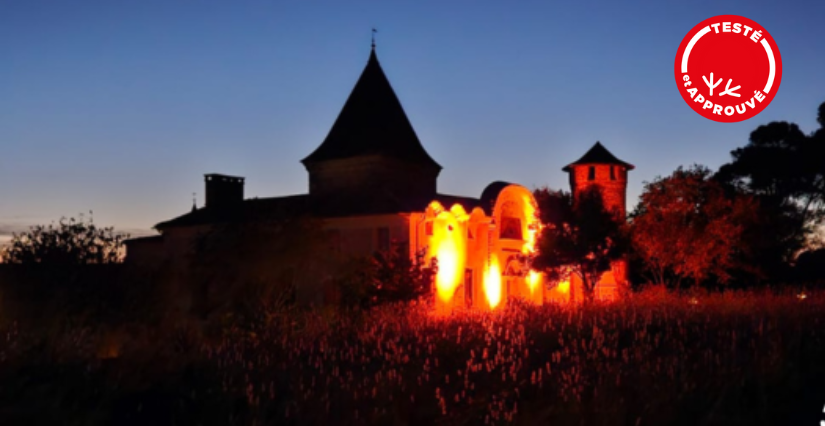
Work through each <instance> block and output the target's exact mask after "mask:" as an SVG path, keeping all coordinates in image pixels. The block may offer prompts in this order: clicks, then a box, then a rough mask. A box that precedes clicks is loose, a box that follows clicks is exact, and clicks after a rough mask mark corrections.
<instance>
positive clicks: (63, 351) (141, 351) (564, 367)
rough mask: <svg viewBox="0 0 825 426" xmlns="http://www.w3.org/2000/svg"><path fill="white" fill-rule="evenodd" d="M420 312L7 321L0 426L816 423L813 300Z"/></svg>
mask: <svg viewBox="0 0 825 426" xmlns="http://www.w3.org/2000/svg"><path fill="white" fill-rule="evenodd" d="M513 305H515V306H510V307H509V308H508V309H506V310H501V311H500V312H495V313H468V314H461V315H456V316H453V317H449V318H444V317H434V316H432V315H430V314H428V313H427V310H426V308H425V307H424V306H416V305H404V306H384V307H380V308H377V309H375V310H373V311H370V312H350V313H336V312H329V311H324V312H317V311H316V312H277V313H269V314H268V315H262V316H261V317H260V318H258V319H257V320H255V321H245V322H243V323H241V322H238V321H227V322H226V324H225V325H224V326H222V327H219V328H218V330H219V331H215V327H214V326H213V327H209V328H208V329H207V327H204V326H202V325H191V324H190V325H188V326H183V325H181V324H178V325H177V326H165V327H155V328H153V327H144V326H133V327H121V328H119V329H117V330H108V331H107V330H106V329H105V327H102V326H101V327H88V326H80V325H72V324H64V326H62V327H59V328H58V329H57V330H56V331H53V332H50V333H49V334H48V335H47V336H44V335H42V334H43V333H32V332H27V330H25V329H23V327H21V326H17V325H15V324H14V323H9V325H8V326H7V328H6V330H4V331H3V334H2V342H0V424H78V425H79V424H84V425H85V424H114V425H131V424H135V425H147V424H151V425H166V424H177V425H184V424H187V425H188V424H193V425H196V424H202V425H234V424H238V425H264V424H296V425H298V424H318V425H326V424H401V425H407V424H409V425H419V424H445V425H446V424H449V425H455V424H508V423H515V424H558V425H739V424H741V425H797V424H798V425H805V424H809V425H816V424H818V422H819V420H822V419H825V415H823V413H822V411H823V406H824V405H825V327H823V325H825V324H823V318H825V293H820V292H809V293H807V294H805V295H804V297H803V296H802V295H799V294H788V295H782V296H778V295H772V294H767V293H764V294H763V293H759V294H757V293H727V294H717V295H711V296H699V297H676V296H671V295H668V294H666V293H664V292H648V293H643V294H639V295H636V296H634V297H633V298H632V299H629V300H626V301H623V302H620V303H614V304H594V305H588V306H544V307H533V306H524V305H519V304H513Z"/></svg>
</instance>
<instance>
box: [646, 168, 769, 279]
mask: <svg viewBox="0 0 825 426" xmlns="http://www.w3.org/2000/svg"><path fill="white" fill-rule="evenodd" d="M754 209H755V203H754V202H753V200H752V199H751V197H748V196H744V195H733V196H731V195H729V194H726V192H725V190H724V189H723V187H722V185H720V184H719V183H718V182H716V181H714V180H713V179H711V172H710V170H709V169H707V168H706V167H702V166H693V167H692V168H690V169H687V170H685V169H683V168H681V167H680V168H678V169H677V170H676V171H675V172H674V173H673V174H672V175H670V176H668V177H665V178H657V179H656V180H654V181H653V182H649V183H645V188H644V191H643V192H642V195H641V200H640V201H639V204H638V206H637V207H636V210H635V211H634V213H633V215H632V227H631V229H632V233H631V235H632V242H633V247H634V252H635V253H636V254H637V255H638V256H639V257H640V258H641V259H642V260H643V261H644V263H645V266H646V270H647V272H648V274H649V276H650V278H651V280H652V281H653V282H654V283H656V284H663V285H667V284H677V285H678V284H679V283H680V282H681V281H682V280H684V279H688V280H692V281H693V283H694V284H698V283H700V282H701V281H703V280H706V279H707V278H709V277H710V276H715V277H716V278H718V279H719V280H720V281H722V282H727V281H728V280H729V279H730V277H731V274H730V271H731V269H733V268H734V266H735V265H736V264H737V260H738V259H739V256H738V254H739V253H741V252H743V251H746V250H747V247H746V245H745V244H744V243H745V240H744V239H743V235H744V230H745V229H746V228H747V227H748V226H749V224H750V223H752V221H753V211H754Z"/></svg>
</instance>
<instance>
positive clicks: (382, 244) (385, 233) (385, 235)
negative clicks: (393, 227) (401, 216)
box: [377, 226, 390, 251]
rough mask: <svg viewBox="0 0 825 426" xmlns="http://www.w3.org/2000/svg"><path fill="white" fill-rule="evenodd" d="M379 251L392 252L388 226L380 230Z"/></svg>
mask: <svg viewBox="0 0 825 426" xmlns="http://www.w3.org/2000/svg"><path fill="white" fill-rule="evenodd" d="M377 246H378V250H379V251H389V250H390V228H387V227H386V226H382V227H380V228H378V244H377Z"/></svg>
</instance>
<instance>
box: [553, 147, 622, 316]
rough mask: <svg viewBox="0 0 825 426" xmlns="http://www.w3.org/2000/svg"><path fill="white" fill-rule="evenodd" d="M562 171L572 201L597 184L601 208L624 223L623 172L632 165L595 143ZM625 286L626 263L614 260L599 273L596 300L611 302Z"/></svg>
mask: <svg viewBox="0 0 825 426" xmlns="http://www.w3.org/2000/svg"><path fill="white" fill-rule="evenodd" d="M562 170H564V171H565V172H567V173H569V174H570V190H571V191H572V192H573V199H576V197H578V196H579V194H581V193H582V192H583V191H584V190H586V189H588V188H590V187H592V186H594V185H598V187H599V189H600V191H601V194H602V200H603V202H604V206H605V208H607V209H608V210H611V211H613V213H614V214H615V215H616V217H617V219H618V220H619V221H620V222H624V221H625V220H626V218H627V206H626V203H627V172H628V171H629V170H633V165H632V164H630V163H625V162H624V161H622V160H619V159H618V158H616V156H614V155H613V154H611V153H610V151H608V150H607V149H606V148H605V147H604V146H602V144H601V143H600V142H596V144H595V145H593V147H592V148H590V150H589V151H587V153H585V154H584V155H583V156H582V157H581V158H579V159H578V160H576V161H574V162H572V163H570V164H568V165H567V166H565V167H564V169H562ZM627 283H628V271H627V260H626V259H619V260H615V261H613V262H611V267H610V270H609V271H607V272H605V273H604V274H602V276H601V278H600V279H599V282H598V283H597V284H596V288H595V290H596V297H597V298H601V299H604V300H615V299H617V298H618V297H619V295H620V288H625V289H626V288H627ZM572 285H573V287H574V288H576V287H581V285H582V284H581V282H580V280H573V282H572ZM574 293H580V290H574Z"/></svg>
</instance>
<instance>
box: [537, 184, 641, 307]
mask: <svg viewBox="0 0 825 426" xmlns="http://www.w3.org/2000/svg"><path fill="white" fill-rule="evenodd" d="M534 195H535V197H536V202H537V204H538V214H539V219H540V221H541V223H542V230H541V233H540V235H539V239H538V241H537V244H536V248H537V250H536V254H535V255H534V256H533V257H532V259H530V262H531V266H532V267H533V268H534V269H536V270H539V271H542V272H544V273H545V274H546V275H547V277H548V278H549V281H550V282H558V281H560V280H562V279H565V278H567V277H568V276H569V275H570V274H575V275H576V276H578V277H579V278H581V280H582V283H583V287H584V292H585V296H586V297H587V299H592V298H593V295H594V291H595V288H596V284H597V283H598V281H599V278H600V277H601V275H602V274H603V273H605V272H606V271H609V270H610V267H611V262H612V261H614V260H617V259H619V258H621V256H622V255H623V254H624V253H625V248H626V244H625V240H626V239H625V236H624V233H623V229H622V228H623V227H622V224H621V223H620V222H619V221H618V220H617V217H616V215H615V214H613V213H612V212H610V211H608V210H607V209H605V206H604V201H603V198H602V194H601V191H600V189H599V187H598V186H592V187H591V188H590V189H588V190H585V191H583V192H582V193H580V194H579V195H578V197H576V199H574V197H573V196H571V195H570V194H569V193H567V192H563V191H552V190H549V189H547V188H541V189H538V190H536V191H535V193H534Z"/></svg>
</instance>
